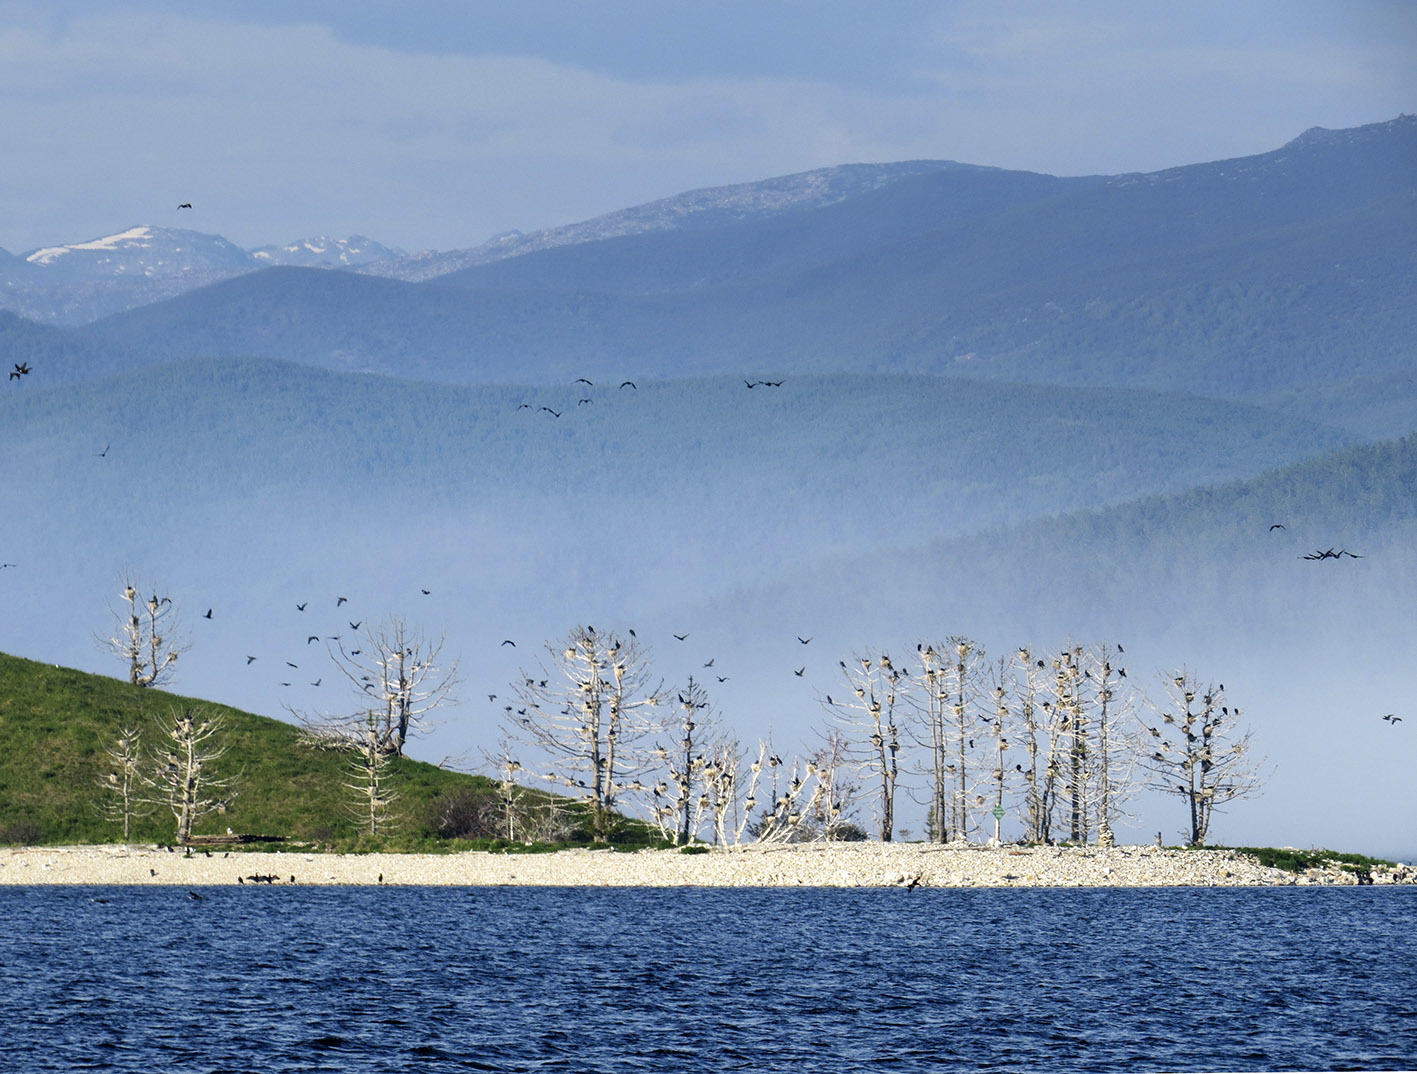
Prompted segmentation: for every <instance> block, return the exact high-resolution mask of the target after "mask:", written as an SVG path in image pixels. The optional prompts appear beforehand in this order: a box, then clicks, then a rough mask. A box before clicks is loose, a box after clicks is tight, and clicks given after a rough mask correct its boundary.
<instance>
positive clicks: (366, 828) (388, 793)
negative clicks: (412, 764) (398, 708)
mask: <svg viewBox="0 0 1417 1074" xmlns="http://www.w3.org/2000/svg"><path fill="white" fill-rule="evenodd" d="M386 731H387V726H386V724H385V722H384V713H383V712H381V711H378V710H371V711H369V712H366V713H365V714H364V721H363V725H362V726H361V727H360V729H359V733H358V734H357V735H355V736H354V743H353V744H352V745H351V746H350V747H349V764H348V767H347V769H346V779H345V783H344V786H345V789H346V790H348V791H350V792H351V797H350V800H349V802H348V804H347V809H348V811H349V814H350V816H351V817H353V819H354V820H355V822H356V823H357V824H358V825H359V827H360V830H361V831H363V832H364V833H365V834H366V835H370V836H377V835H378V834H379V833H380V832H387V831H388V829H389V828H390V827H391V826H392V825H393V823H394V822H395V817H394V812H393V805H394V803H395V802H396V801H398V797H399V795H398V792H397V791H395V790H393V789H392V788H391V787H390V783H391V782H392V781H393V778H394V769H393V759H394V754H393V753H392V752H391V751H390V750H388V749H387V748H386V746H385V741H384V736H385V733H386Z"/></svg>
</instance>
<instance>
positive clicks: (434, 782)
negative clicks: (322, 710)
mask: <svg viewBox="0 0 1417 1074" xmlns="http://www.w3.org/2000/svg"><path fill="white" fill-rule="evenodd" d="M187 705H195V706H200V707H202V708H204V709H207V710H210V711H211V712H213V713H218V714H221V715H222V716H224V717H225V719H226V731H225V732H224V734H223V736H222V738H221V739H220V741H221V742H224V743H225V744H226V745H227V746H228V750H227V753H226V754H225V756H223V757H222V758H221V759H220V761H218V762H217V763H216V765H214V772H213V775H214V776H218V777H221V776H229V775H230V776H236V777H237V782H236V784H235V785H234V786H235V789H236V791H237V793H236V796H235V798H234V799H233V800H232V802H231V806H230V808H229V809H228V810H226V812H224V813H220V814H218V813H212V814H209V815H208V816H207V817H205V818H203V819H202V820H200V821H198V822H197V824H196V826H195V828H194V834H197V835H201V834H209V833H210V834H217V833H224V832H225V831H226V830H227V828H231V829H233V830H234V831H235V832H237V833H241V834H251V835H265V836H280V837H284V838H286V839H292V840H300V841H310V842H320V843H338V844H348V843H349V842H350V841H351V840H355V836H356V835H357V831H356V827H355V824H354V822H353V821H352V819H351V818H350V817H349V816H348V814H347V813H346V810H345V808H344V803H345V802H346V801H348V798H349V792H348V791H347V790H345V789H344V787H343V786H342V785H343V784H344V783H345V782H346V780H347V778H348V777H347V776H346V775H345V773H344V760H343V758H342V757H341V756H340V755H339V754H336V753H333V752H329V751H323V750H317V749H313V748H310V747H308V746H303V745H301V744H300V742H299V741H298V738H299V730H298V729H297V728H296V727H295V726H293V725H291V724H287V723H283V722H281V721H279V720H273V719H270V718H268V717H265V716H256V715H252V714H251V713H249V712H241V711H239V710H237V709H233V708H229V707H227V706H225V705H218V704H213V703H211V702H207V701H201V700H198V699H195V698H188V697H181V696H179V695H176V694H169V693H165V692H163V691H161V690H151V689H143V688H141V687H135V686H130V685H128V684H127V683H125V682H122V681H119V680H117V679H109V678H104V677H102V676H98V675H90V674H86V673H84V672H81V671H73V670H70V669H68V668H62V667H57V666H54V665H50V664H41V663H37V662H35V661H32V660H23V659H20V658H18V657H14V656H10V655H8V654H4V653H0V741H3V742H4V743H5V747H6V748H5V750H4V751H3V753H0V843H12V844H13V843H26V844H33V843H104V842H115V841H117V840H119V839H121V838H122V827H121V823H120V822H116V821H112V820H106V819H104V818H103V817H102V816H101V807H102V804H103V801H104V800H105V798H106V793H105V792H104V791H103V790H102V788H101V787H100V780H101V779H102V778H103V777H104V775H105V773H106V772H108V771H109V770H110V768H111V765H110V764H109V763H108V760H107V755H106V750H107V749H108V748H109V747H110V746H111V745H112V743H113V742H114V741H115V740H116V739H117V737H118V736H119V734H120V733H121V731H122V729H124V728H132V727H140V728H144V729H145V731H146V741H147V742H149V743H152V742H155V734H154V731H153V728H154V723H155V720H156V719H157V718H158V717H160V716H161V715H162V714H164V713H166V712H168V711H170V710H172V709H173V708H175V707H177V706H187ZM395 769H396V781H397V783H396V786H397V790H398V793H399V794H400V796H401V797H400V801H399V802H398V805H397V808H398V809H399V811H400V812H401V814H402V815H403V817H404V820H403V822H402V824H401V825H399V826H398V828H397V829H396V832H397V833H398V835H399V837H400V838H401V839H402V840H404V841H407V842H413V843H416V842H419V841H424V840H428V839H432V838H435V837H436V836H437V832H436V830H435V824H434V816H435V813H436V812H437V811H438V807H439V806H440V805H443V804H446V803H447V802H449V801H450V800H452V799H455V798H458V797H459V796H462V797H464V798H465V797H467V796H474V797H476V798H484V797H487V796H490V795H492V794H495V790H494V789H493V785H492V784H491V783H490V781H489V780H487V779H486V778H485V777H482V776H470V775H464V774H462V773H458V772H451V771H447V770H444V769H442V768H438V767H436V766H434V765H431V764H424V763H422V762H419V761H412V760H400V761H397V762H395ZM174 830H175V825H174V822H173V818H172V815H171V812H170V811H168V810H165V809H161V808H157V809H153V810H152V811H151V813H150V815H149V816H147V817H145V818H142V819H139V820H137V821H136V822H135V825H134V830H133V833H132V836H131V841H133V842H170V841H171V840H172V838H173V833H174Z"/></svg>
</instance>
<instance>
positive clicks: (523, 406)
mask: <svg viewBox="0 0 1417 1074" xmlns="http://www.w3.org/2000/svg"><path fill="white" fill-rule="evenodd" d="M571 383H572V384H583V385H585V387H587V388H594V387H595V381H593V380H588V379H587V378H585V377H577V378H576V379H575V380H573V381H572V382H571ZM743 383H744V384H745V385H747V387H748V389H749V390H752V389H753V388H781V387H782V384H783V382H782V381H780V380H745V381H743ZM626 388H629V389H630V390H631V391H639V388H640V386H639V385H638V384H636V383H635V382H634V381H633V380H622V381H621V382H620V387H619V388H617V389H616V391H624V390H625V389H626ZM594 402H595V400H594V399H593V398H591V397H590V396H588V395H582V396H581V397H580V398H579V399H577V400H576V406H578V407H582V406H590V405H591V404H593V403H594ZM517 409H518V410H530V411H533V412H534V413H537V414H541V413H543V412H544V413H547V414H550V415H551V416H552V417H553V418H559V417H560V416H561V415H562V414H564V413H566V407H564V406H563V407H562V408H561V409H560V410H556V409H554V408H552V407H549V406H539V407H536V406H532V405H531V404H530V403H520V404H518V406H517Z"/></svg>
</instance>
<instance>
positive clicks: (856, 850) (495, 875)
mask: <svg viewBox="0 0 1417 1074" xmlns="http://www.w3.org/2000/svg"><path fill="white" fill-rule="evenodd" d="M1371 875H1372V880H1373V883H1375V884H1393V883H1405V884H1411V883H1414V882H1417V870H1414V869H1412V868H1410V867H1406V866H1398V867H1397V868H1395V869H1389V868H1378V869H1374V870H1373V871H1372V874H1371ZM1356 883H1358V878H1357V877H1356V876H1355V875H1354V874H1353V873H1351V872H1346V871H1343V870H1340V869H1337V868H1324V869H1312V870H1308V871H1307V872H1303V873H1298V874H1295V873H1290V872H1286V871H1284V870H1280V869H1273V868H1265V867H1263V866H1260V865H1258V864H1256V863H1255V862H1254V861H1252V860H1250V859H1247V858H1244V857H1242V856H1239V855H1237V854H1235V853H1234V852H1233V851H1229V850H1185V851H1181V850H1166V849H1161V848H1158V847H1153V846H1116V847H1106V848H1103V847H1011V846H938V845H932V844H920V843H907V844H900V843H894V844H892V843H886V844H882V843H855V844H840V843H836V844H820V843H818V844H805V845H797V846H783V845H762V844H754V845H749V846H743V847H732V848H719V847H716V848H711V849H708V850H706V851H705V852H703V853H693V854H685V853H682V852H680V851H678V850H639V851H635V852H630V853H625V852H612V851H611V850H609V849H601V850H589V849H574V850H562V851H557V852H555V853H542V854H507V853H500V852H487V851H468V852H464V853H457V854H327V853H317V852H312V851H304V850H299V849H286V850H280V851H234V850H233V851H226V850H212V851H210V853H209V852H208V851H206V850H202V849H194V850H193V851H192V853H191V854H190V855H188V854H186V853H185V852H184V851H183V850H182V849H181V848H176V849H168V848H165V847H158V846H151V845H147V846H128V845H104V846H69V847H15V848H5V849H0V885H23V884H108V885H144V884H146V885H159V884H168V885H178V886H187V887H201V886H206V885H222V884H231V885H235V884H270V885H272V886H274V885H277V884H280V885H289V884H304V885H377V884H393V885H424V886H503V885H531V886H549V887H912V888H913V887H1066V888H1073V887H1259V886H1295V885H1312V884H1322V885H1340V884H1356Z"/></svg>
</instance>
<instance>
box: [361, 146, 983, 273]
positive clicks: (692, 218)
mask: <svg viewBox="0 0 1417 1074" xmlns="http://www.w3.org/2000/svg"><path fill="white" fill-rule="evenodd" d="M994 170H996V169H992V168H980V167H976V166H974V165H968V164H957V163H955V162H954V161H947V160H914V161H905V162H902V163H899V164H842V165H838V166H836V167H831V168H818V169H816V170H814V171H809V172H798V173H796V174H793V175H784V176H779V177H777V178H774V179H766V180H761V181H758V182H752V183H738V184H735V185H733V186H720V187H706V188H704V189H702V190H691V191H689V192H687V193H684V194H678V195H675V196H673V197H669V198H661V199H659V200H658V201H652V202H648V203H646V204H644V205H637V206H634V207H633V208H629V209H621V210H619V211H617V212H613V213H606V214H604V215H603V216H597V217H594V218H593V219H591V220H586V221H583V222H581V223H576V224H567V225H565V226H563V227H555V228H545V229H543V230H541V231H534V232H531V233H530V234H523V233H522V232H520V231H513V232H509V233H508V234H505V235H499V236H496V237H495V238H492V239H490V240H488V241H487V242H485V243H483V244H482V245H481V246H476V247H473V248H471V249H468V250H451V251H446V252H442V253H439V252H437V251H432V252H429V253H422V254H414V255H413V256H411V257H406V258H402V259H399V260H393V261H385V262H382V263H379V264H374V265H369V266H367V267H365V268H364V269H363V270H362V271H365V272H368V273H370V274H371V275H375V276H391V277H394V278H395V279H400V280H409V281H421V280H429V279H433V278H434V277H438V276H444V275H447V274H448V273H452V272H456V271H459V270H461V269H467V268H472V267H475V266H477V265H485V264H490V263H492V262H494V261H503V260H506V259H509V258H513V257H520V256H522V255H524V254H528V253H536V252H538V251H541V250H551V249H557V248H560V247H565V246H575V245H582V244H585V243H591V242H601V241H603V240H605V239H614V238H619V237H621V236H625V235H644V234H650V233H655V232H665V231H678V230H710V229H713V228H718V227H724V226H732V225H736V224H741V223H745V222H754V221H756V222H762V221H766V220H770V219H772V218H773V217H775V216H777V215H779V214H781V213H790V212H796V211H801V210H806V209H816V208H821V207H823V206H826V205H833V204H835V203H837V202H839V201H844V200H846V199H848V198H852V197H856V196H858V195H861V194H864V193H868V192H870V191H872V190H876V189H879V188H880V187H883V186H887V185H889V184H892V183H896V182H899V181H900V180H902V179H907V178H910V177H911V176H914V175H921V174H928V173H930V172H936V171H994Z"/></svg>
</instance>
